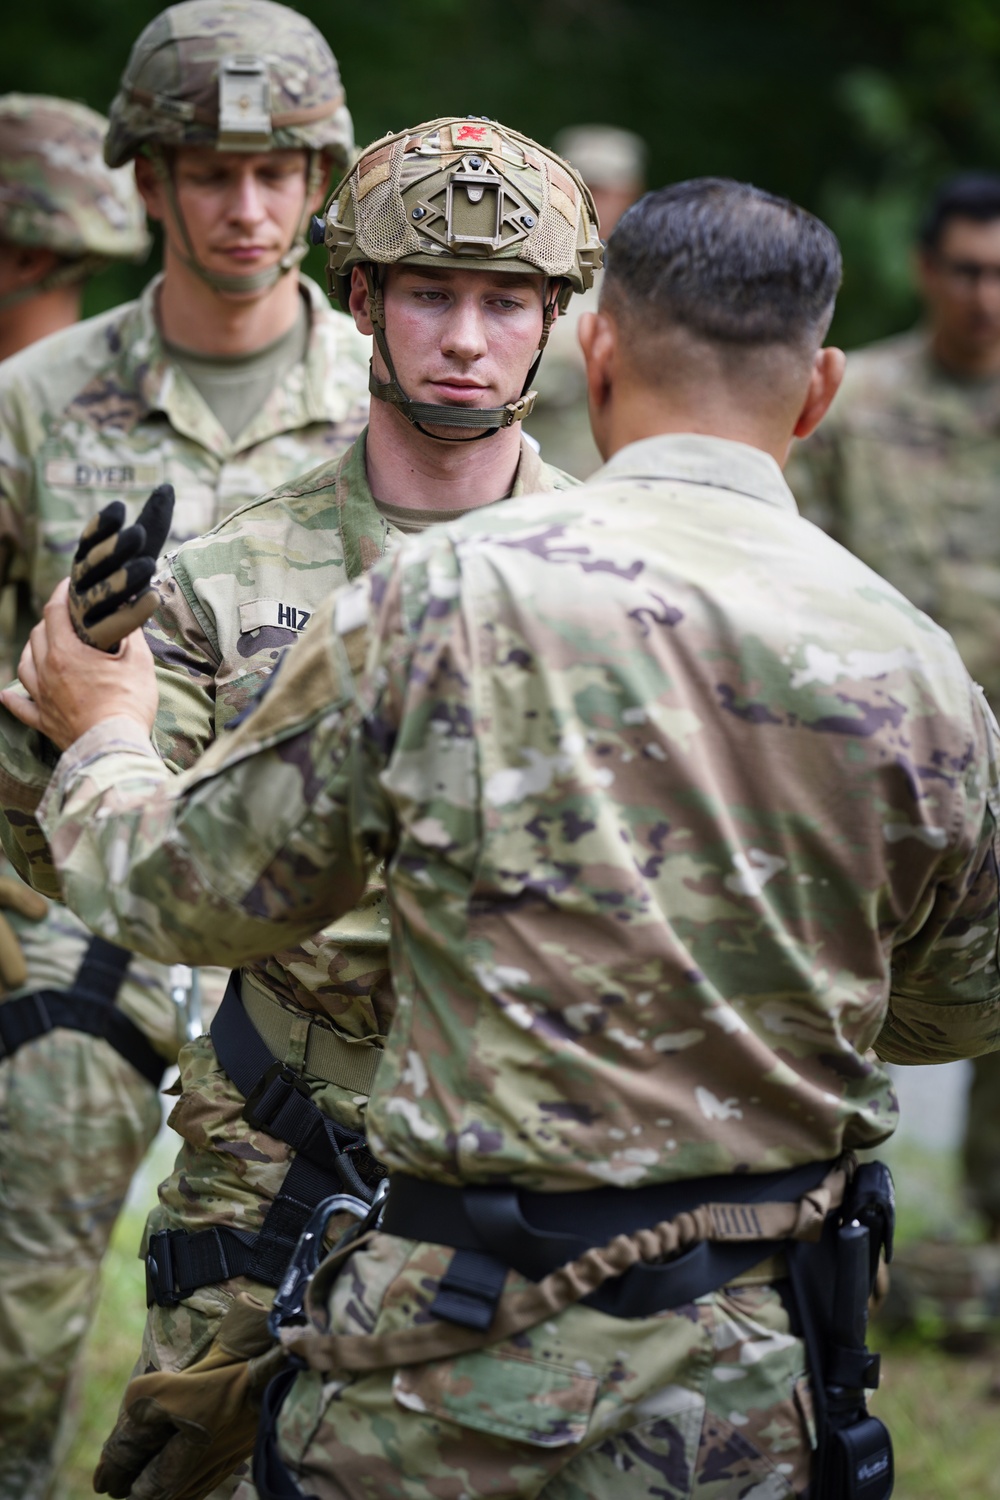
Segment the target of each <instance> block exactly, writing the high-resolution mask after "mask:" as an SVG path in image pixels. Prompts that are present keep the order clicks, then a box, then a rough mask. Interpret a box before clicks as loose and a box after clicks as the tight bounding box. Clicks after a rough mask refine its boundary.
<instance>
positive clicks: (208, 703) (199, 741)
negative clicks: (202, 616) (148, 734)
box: [145, 564, 219, 771]
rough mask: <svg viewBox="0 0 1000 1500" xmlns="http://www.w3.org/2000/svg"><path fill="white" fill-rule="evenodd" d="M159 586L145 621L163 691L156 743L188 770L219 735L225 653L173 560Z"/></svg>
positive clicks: (171, 762) (167, 759)
mask: <svg viewBox="0 0 1000 1500" xmlns="http://www.w3.org/2000/svg"><path fill="white" fill-rule="evenodd" d="M156 587H157V591H158V593H159V595H160V603H159V605H158V607H157V610H156V613H155V614H154V615H153V616H152V618H151V619H150V620H148V621H147V622H146V626H145V636H146V641H147V644H148V645H149V648H150V650H151V651H152V653H153V657H154V659H155V661H156V686H157V691H158V693H159V706H158V708H157V710H156V726H155V729H154V731H153V743H154V744H155V746H156V748H157V750H158V751H159V753H160V755H161V757H162V759H163V761H164V763H165V764H166V765H167V766H168V767H169V768H170V770H172V771H184V770H187V768H188V766H191V765H193V764H194V762H195V761H196V760H197V759H198V757H199V755H201V754H202V752H203V751H204V750H206V749H207V748H208V746H209V745H210V744H211V743H212V741H213V739H214V738H215V731H216V722H215V694H216V687H215V679H216V674H217V672H218V669H219V653H218V650H217V649H216V643H215V641H214V640H213V639H211V637H210V633H209V631H208V630H207V629H206V628H205V623H204V622H203V621H201V620H199V618H198V616H197V614H196V613H195V611H194V609H193V608H192V607H191V604H190V602H189V600H188V599H187V597H186V596H185V593H184V590H183V589H182V587H181V585H180V583H179V582H178V578H177V576H176V574H175V572H174V568H173V566H172V565H170V564H168V566H167V569H166V571H165V572H164V574H163V576H162V577H161V578H159V579H158V580H157V585H156Z"/></svg>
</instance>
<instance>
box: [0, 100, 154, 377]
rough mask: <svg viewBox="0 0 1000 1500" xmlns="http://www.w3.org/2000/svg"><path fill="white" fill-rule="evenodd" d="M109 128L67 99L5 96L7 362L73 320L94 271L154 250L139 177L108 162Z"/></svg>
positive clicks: (1, 110)
mask: <svg viewBox="0 0 1000 1500" xmlns="http://www.w3.org/2000/svg"><path fill="white" fill-rule="evenodd" d="M107 128H108V122H107V120H106V119H105V118H104V117H103V115H99V114H97V113H96V112H95V111H94V110H92V109H88V108H87V107H86V105H84V104H74V103H71V102H70V101H69V100H68V99H51V98H48V97H47V96H45V95H43V94H5V95H3V96H2V97H0V360H3V359H6V358H7V357H8V355H11V354H16V353H17V351H18V349H24V348H25V347H26V346H27V345H28V344H33V343H35V341H36V340H37V339H41V338H44V337H45V336H46V334H49V333H55V332H57V330H58V329H60V328H68V327H69V326H70V324H71V323H75V322H76V321H77V319H78V318H79V316H80V301H81V298H82V296H83V286H84V283H85V282H86V280H87V279H88V277H90V276H93V275H94V273H95V272H96V271H99V270H101V269H102V268H103V267H104V266H106V265H108V264H110V262H111V261H115V260H130V261H142V260H145V258H146V256H147V255H148V253H149V245H150V239H149V234H148V232H147V230H146V213H145V209H144V208H143V205H142V200H141V198H140V197H139V194H138V193H137V192H136V188H135V179H134V177H133V175H132V173H131V172H130V171H128V170H127V169H124V168H118V169H112V168H111V167H108V166H107V165H106V164H105V161H104V154H103V146H104V136H105V132H106V130H107Z"/></svg>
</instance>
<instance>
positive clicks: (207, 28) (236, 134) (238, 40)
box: [104, 0, 354, 292]
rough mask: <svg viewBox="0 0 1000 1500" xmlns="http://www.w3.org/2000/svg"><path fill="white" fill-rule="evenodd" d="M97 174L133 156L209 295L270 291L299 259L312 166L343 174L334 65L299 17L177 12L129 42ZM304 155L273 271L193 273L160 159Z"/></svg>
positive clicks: (247, 6) (203, 1)
mask: <svg viewBox="0 0 1000 1500" xmlns="http://www.w3.org/2000/svg"><path fill="white" fill-rule="evenodd" d="M110 120H111V123H110V128H109V130H108V135H107V139H106V141H105V146H104V155H105V160H106V161H107V162H108V164H109V166H120V165H121V164H122V163H123V162H126V161H129V160H130V159H131V158H133V157H135V156H137V155H138V154H139V153H140V152H141V153H142V154H143V155H144V156H147V157H149V159H150V160H151V161H152V163H153V165H154V167H155V169H156V172H157V175H158V176H159V178H160V180H161V182H162V183H163V184H164V188H165V190H166V194H167V198H168V201H169V204H170V210H171V213H172V215H173V217H174V220H175V222H176V224H177V228H178V231H179V233H180V235H181V238H182V240H183V243H184V251H185V254H184V259H185V261H186V263H187V264H188V265H189V266H190V267H191V269H192V270H194V271H195V272H196V273H197V274H198V275H199V276H200V277H201V278H202V280H204V281H206V282H208V284H209V285H210V286H212V287H214V288H215V289H216V290H217V291H220V292H256V291H263V290H266V289H267V288H268V287H270V286H273V285H274V284H275V282H277V281H278V280H279V279H280V277H282V276H283V275H284V274H285V272H286V271H290V270H292V269H293V268H294V267H295V266H297V265H298V263H299V261H300V260H301V259H302V257H303V255H304V254H305V253H306V248H307V246H306V242H305V231H306V226H307V220H308V201H309V199H310V198H311V197H312V194H313V193H314V192H315V191H316V189H317V188H318V187H319V186H320V185H321V182H322V179H323V165H322V157H327V158H329V159H330V160H331V161H332V162H333V165H334V167H335V168H337V169H338V170H340V171H343V170H344V169H346V167H347V166H348V164H349V162H350V160H351V156H352V153H353V150H354V129H353V126H352V123H351V116H350V114H349V112H348V109H347V105H346V103H345V99H344V88H343V85H342V83H341V81H340V72H339V69H338V67H337V60H336V58H335V57H334V55H333V53H332V52H331V51H330V48H329V46H328V45H327V42H326V41H325V39H324V38H323V37H322V36H321V35H320V33H319V31H318V30H317V29H316V27H315V26H314V25H313V23H312V22H311V21H310V20H308V19H307V17H305V16H303V15H300V14H299V13H298V11H294V10H290V9H289V8H288V7H287V6H285V5H278V4H275V3H273V0H182V3H181V4H179V5H171V6H169V7H168V8H167V9H166V10H164V11H162V12H161V13H160V15H158V16H157V17H156V18H155V20H153V21H151V22H150V24H149V25H148V26H147V27H146V29H145V30H144V31H143V32H142V34H141V35H140V37H139V39H138V41H137V42H136V44H135V46H134V47H133V48H132V53H131V56H130V57H129V60H128V63H127V64H126V67H125V72H124V73H123V75H122V80H121V83H120V85H119V88H118V93H117V94H116V95H115V98H114V101H113V102H112V105H111V110H110ZM177 146H207V147H210V148H214V149H215V150H217V151H247V152H257V151H283V150H305V151H306V152H307V153H308V169H307V173H306V195H305V198H306V201H305V204H304V206H303V213H302V219H301V221H300V223H299V225H298V227H297V229H296V232H295V236H294V238H293V241H292V244H291V245H290V246H289V248H288V250H287V251H286V252H285V254H284V255H283V256H282V258H281V260H280V261H279V262H278V263H277V265H274V266H270V267H268V268H267V269H265V270H263V271H260V272H258V273H257V274H256V275H251V276H236V275H223V274H220V273H218V272H215V271H210V270H209V269H208V268H207V267H206V266H203V265H201V263H200V262H199V261H198V259H197V257H196V255H195V253H194V249H193V247H192V244H191V239H190V236H189V234H188V231H187V226H186V225H185V223H184V218H183V215H182V214H181V211H180V207H179V204H178V202H177V195H176V192H175V190H174V185H173V178H172V175H171V172H170V165H169V162H168V160H167V156H166V152H167V150H169V148H171V147H177Z"/></svg>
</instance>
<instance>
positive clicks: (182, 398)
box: [117, 272, 360, 459]
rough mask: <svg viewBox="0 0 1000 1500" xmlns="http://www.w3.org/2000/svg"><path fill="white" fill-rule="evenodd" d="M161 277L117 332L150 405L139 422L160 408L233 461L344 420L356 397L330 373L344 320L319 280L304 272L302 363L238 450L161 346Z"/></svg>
mask: <svg viewBox="0 0 1000 1500" xmlns="http://www.w3.org/2000/svg"><path fill="white" fill-rule="evenodd" d="M162 282H163V273H162V272H161V273H160V274H159V275H158V276H154V278H153V280H152V281H151V282H150V283H149V284H148V286H147V287H146V288H145V290H144V291H143V293H142V296H141V297H140V298H139V300H138V302H136V303H135V304H134V305H133V307H132V308H131V309H130V313H129V317H128V318H127V319H126V320H125V321H124V322H123V323H122V325H121V327H120V328H119V329H118V330H117V333H118V339H119V342H120V346H121V354H122V364H123V371H124V378H125V380H126V382H127V384H128V385H129V387H130V388H132V389H134V390H136V391H138V393H139V395H140V396H141V398H142V401H143V403H144V404H145V411H144V412H141V413H138V414H137V418H136V419H137V420H138V419H139V416H144V415H147V414H148V413H149V412H157V411H158V412H162V413H163V414H164V415H165V416H166V417H167V419H168V421H169V422H170V425H171V426H172V427H173V428H174V430H175V431H176V432H179V433H181V434H182V436H184V437H189V438H191V439H192V440H193V441H194V442H196V443H198V444H199V445H200V446H201V447H203V448H206V449H207V450H208V451H209V452H210V453H213V454H215V455H216V456H217V457H218V458H220V459H228V458H230V457H232V455H233V454H234V453H236V452H239V451H242V450H243V449H245V448H249V447H251V446H252V445H253V444H255V443H263V442H266V441H267V440H268V439H270V438H272V437H276V436H278V435H279V434H280V433H282V432H294V431H296V430H297V429H298V428H300V427H306V426H309V425H310V424H311V423H313V422H341V421H343V420H344V418H345V417H346V416H347V414H348V410H349V409H350V406H351V402H352V400H356V396H355V395H354V394H353V393H352V396H351V398H350V399H349V398H348V396H347V395H346V394H345V392H344V391H343V390H342V389H341V388H340V385H339V383H338V382H337V381H336V380H332V379H331V378H330V375H331V371H332V367H333V365H334V363H335V356H336V349H337V343H338V340H337V339H336V337H335V333H336V332H339V325H340V324H341V323H346V321H347V320H345V319H343V318H342V315H341V314H339V313H334V312H332V311H331V309H330V305H329V303H328V301H327V299H326V296H325V294H324V293H323V292H322V291H321V290H320V288H319V287H318V286H317V285H316V284H315V282H313V281H310V280H309V279H308V277H305V276H300V278H299V285H300V287H301V288H302V290H303V293H304V294H305V297H306V299H307V301H308V303H309V315H310V331H309V343H308V347H307V349H306V357H305V361H304V363H303V364H302V365H301V366H296V368H295V369H294V370H292V371H291V372H290V374H289V376H288V378H287V379H286V380H284V381H282V382H281V385H280V386H279V387H277V388H276V389H275V390H274V391H272V392H271V395H270V396H269V397H268V399H267V401H266V402H265V403H264V405H263V406H262V407H261V409H260V411H259V412H258V413H257V415H256V417H255V418H254V419H253V421H252V422H251V423H250V425H249V426H248V427H247V428H246V429H245V430H244V431H243V432H241V433H240V434H239V446H238V448H237V447H236V445H234V443H233V442H232V441H231V439H230V438H229V436H228V435H227V434H226V432H225V431H224V430H223V428H222V426H221V425H220V423H219V422H218V420H217V419H216V416H215V414H214V412H212V411H211V410H210V408H209V407H208V406H207V405H206V403H205V401H204V399H203V398H202V396H201V395H200V394H199V392H198V391H197V390H196V389H195V387H194V386H193V385H192V384H191V382H190V381H189V380H188V379H187V378H186V376H185V375H184V374H183V372H182V371H180V370H178V368H177V366H176V365H174V364H173V363H172V361H171V360H170V358H169V356H168V355H167V353H166V350H165V349H164V347H163V339H162V337H161V335H160V330H159V326H158V324H157V320H156V301H157V297H158V294H159V289H160V286H161V284H162ZM351 331H352V332H353V329H352V330H351ZM359 337H360V335H359Z"/></svg>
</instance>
